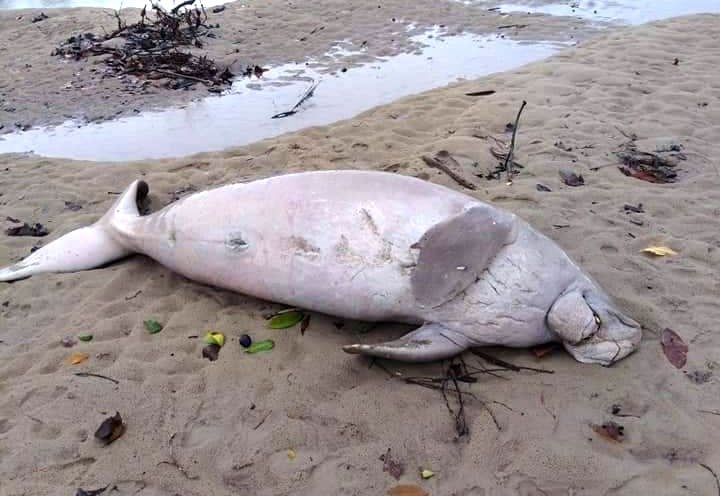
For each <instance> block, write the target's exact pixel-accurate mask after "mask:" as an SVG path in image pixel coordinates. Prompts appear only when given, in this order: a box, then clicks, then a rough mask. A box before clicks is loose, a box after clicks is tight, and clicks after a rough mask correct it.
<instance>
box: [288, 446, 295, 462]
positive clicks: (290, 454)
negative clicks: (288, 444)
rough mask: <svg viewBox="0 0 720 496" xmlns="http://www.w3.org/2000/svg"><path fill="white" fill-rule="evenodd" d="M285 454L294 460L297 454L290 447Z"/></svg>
mask: <svg viewBox="0 0 720 496" xmlns="http://www.w3.org/2000/svg"><path fill="white" fill-rule="evenodd" d="M287 456H288V458H290V459H291V460H294V459H295V457H296V456H297V454H296V453H295V450H294V449H292V448H291V449H289V450H287Z"/></svg>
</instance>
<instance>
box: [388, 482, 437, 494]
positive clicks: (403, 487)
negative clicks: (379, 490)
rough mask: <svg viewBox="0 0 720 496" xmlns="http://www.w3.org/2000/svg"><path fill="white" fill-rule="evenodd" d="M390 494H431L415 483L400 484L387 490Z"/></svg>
mask: <svg viewBox="0 0 720 496" xmlns="http://www.w3.org/2000/svg"><path fill="white" fill-rule="evenodd" d="M387 493H388V494H389V495H390V496H430V495H429V493H428V492H427V491H426V490H425V489H423V488H422V487H420V486H416V485H415V484H399V485H397V486H395V487H391V488H390V489H388V492H387Z"/></svg>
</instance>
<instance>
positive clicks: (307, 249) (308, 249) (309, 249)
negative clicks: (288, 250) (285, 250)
mask: <svg viewBox="0 0 720 496" xmlns="http://www.w3.org/2000/svg"><path fill="white" fill-rule="evenodd" d="M290 242H291V243H292V246H293V247H294V248H295V253H297V254H299V255H309V256H314V255H319V254H320V248H318V247H317V246H315V245H313V244H312V243H310V242H309V241H308V240H307V239H305V238H303V237H302V236H293V237H291V238H290Z"/></svg>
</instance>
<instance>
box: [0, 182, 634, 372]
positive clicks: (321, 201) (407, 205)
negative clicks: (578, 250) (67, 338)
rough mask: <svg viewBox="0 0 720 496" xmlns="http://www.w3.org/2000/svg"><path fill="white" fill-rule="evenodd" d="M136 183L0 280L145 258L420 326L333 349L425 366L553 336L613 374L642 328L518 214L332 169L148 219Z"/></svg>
mask: <svg viewBox="0 0 720 496" xmlns="http://www.w3.org/2000/svg"><path fill="white" fill-rule="evenodd" d="M147 195H148V185H147V184H146V183H145V182H144V181H140V180H137V181H134V182H133V183H132V184H130V186H129V187H128V188H127V189H126V190H125V192H124V193H123V194H122V195H121V196H120V197H119V198H118V199H117V201H116V202H115V204H114V205H113V207H112V208H111V209H110V210H109V211H108V212H107V213H106V214H105V215H104V216H103V217H102V218H100V219H99V220H98V221H97V222H96V223H94V224H92V225H91V226H88V227H82V228H80V229H77V230H75V231H72V232H70V233H68V234H65V235H64V236H62V237H60V238H58V239H57V240H55V241H53V242H51V243H49V244H48V245H46V246H44V247H43V248H41V249H39V250H37V251H36V252H34V253H32V254H31V255H30V256H28V257H27V258H26V259H24V260H22V261H20V262H18V263H16V264H15V265H12V266H9V267H6V268H3V269H0V281H13V280H17V279H22V278H26V277H28V276H31V275H34V274H39V273H44V272H74V271H80V270H87V269H93V268H97V267H100V266H102V265H104V264H106V263H108V262H111V261H113V260H116V259H120V258H122V257H125V256H128V255H130V254H132V253H143V254H145V255H147V256H149V257H151V258H153V259H154V260H156V261H158V262H159V263H161V264H162V265H164V266H165V267H167V268H169V269H171V270H173V271H175V272H177V273H179V274H182V275H183V276H185V277H187V278H189V279H191V280H194V281H197V282H200V283H204V284H207V285H211V286H216V287H219V288H224V289H228V290H232V291H236V292H239V293H243V294H246V295H251V296H254V297H257V298H261V299H265V300H268V301H273V302H278V303H284V304H287V305H292V306H296V307H300V308H304V309H307V310H312V311H316V312H321V313H325V314H329V315H335V316H338V317H344V318H348V319H354V320H362V321H375V322H377V321H385V322H399V323H406V324H411V325H416V326H418V327H417V329H416V330H414V331H412V332H410V333H408V334H406V335H405V336H402V337H401V338H399V339H397V340H394V341H389V342H385V343H381V344H350V345H347V346H345V347H344V348H343V349H344V350H345V351H346V352H348V353H359V354H364V355H372V356H377V357H383V358H388V359H394V360H400V361H409V362H422V361H434V360H440V359H444V358H449V357H452V356H454V355H457V354H459V353H461V352H462V351H464V350H465V349H467V348H470V347H477V346H488V345H502V346H508V347H529V346H535V345H540V344H543V343H548V342H552V341H559V342H561V343H562V344H563V346H564V347H565V348H566V349H567V351H568V352H569V353H570V354H571V355H572V356H573V357H574V358H575V359H576V360H578V361H580V362H585V363H597V364H602V365H610V364H612V363H613V362H616V361H618V360H620V359H622V358H624V357H626V356H627V355H629V354H630V353H632V352H633V351H634V350H636V348H637V347H638V346H639V343H640V339H641V327H640V325H639V324H638V323H637V322H635V321H634V320H632V319H631V318H629V317H627V316H626V315H625V314H623V313H622V312H621V311H620V310H619V309H618V307H617V306H616V305H615V304H614V303H613V302H612V300H611V298H610V297H609V296H608V295H607V294H606V293H605V292H604V291H603V290H602V289H601V288H600V286H599V285H598V284H597V283H596V282H595V281H594V280H593V279H592V278H591V277H590V276H589V275H588V274H586V273H585V272H583V270H581V268H580V267H579V266H578V265H577V264H576V263H574V262H573V261H572V260H571V258H570V257H569V256H568V255H567V254H566V253H565V252H564V251H563V250H562V249H561V248H560V247H559V246H558V245H557V244H556V243H555V242H553V241H552V240H550V239H549V238H547V237H546V236H544V235H543V234H541V233H540V232H538V231H536V230H535V229H533V228H532V227H531V226H530V225H529V224H528V223H527V222H525V221H523V220H522V219H520V218H519V217H517V216H516V215H515V214H513V213H511V212H509V211H506V210H504V209H501V208H498V207H496V206H492V205H490V204H488V203H484V202H482V201H479V200H477V199H476V198H473V197H471V196H468V195H465V194H463V193H460V192H458V191H455V190H452V189H450V188H446V187H443V186H440V185H437V184H434V183H431V182H428V181H424V180H421V179H417V178H414V177H409V176H403V175H399V174H394V173H389V172H375V171H359V170H343V171H340V170H334V171H315V172H301V173H291V174H284V175H280V176H276V177H271V178H266V179H260V180H256V181H252V182H248V183H239V184H231V185H226V186H222V187H218V188H216V189H211V190H208V191H203V192H198V193H195V194H192V195H190V196H187V197H184V198H183V199H181V200H179V201H177V202H175V203H173V204H170V205H168V206H166V207H165V208H163V209H162V210H159V211H157V212H155V213H153V214H151V215H146V216H143V215H140V212H139V208H138V204H139V202H141V201H142V200H144V199H145V197H146V196H147Z"/></svg>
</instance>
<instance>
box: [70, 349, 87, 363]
mask: <svg viewBox="0 0 720 496" xmlns="http://www.w3.org/2000/svg"><path fill="white" fill-rule="evenodd" d="M88 358H90V355H88V354H87V353H83V352H82V351H76V352H75V353H73V354H72V355H70V356H69V357H67V358H66V359H65V363H66V364H68V365H77V364H78V363H82V362H84V361H85V360H87V359H88Z"/></svg>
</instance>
